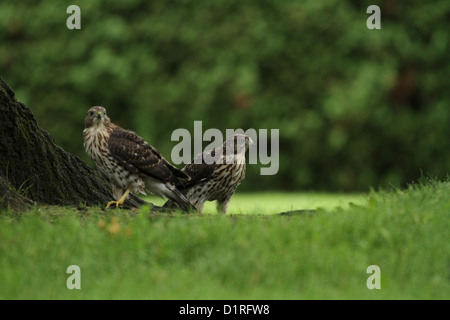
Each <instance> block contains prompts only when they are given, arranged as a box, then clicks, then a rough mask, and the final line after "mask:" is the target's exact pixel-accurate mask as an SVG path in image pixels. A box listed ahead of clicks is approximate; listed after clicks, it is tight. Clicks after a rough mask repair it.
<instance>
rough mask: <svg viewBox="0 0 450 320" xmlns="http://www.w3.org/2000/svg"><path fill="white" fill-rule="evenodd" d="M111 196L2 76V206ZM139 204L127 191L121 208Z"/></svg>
mask: <svg viewBox="0 0 450 320" xmlns="http://www.w3.org/2000/svg"><path fill="white" fill-rule="evenodd" d="M80 141H82V134H81V132H80ZM80 143H81V142H80ZM111 200H113V196H112V192H111V188H110V187H109V185H108V184H107V183H106V182H105V180H104V179H103V178H102V177H100V176H99V175H98V174H97V172H96V171H94V170H93V169H92V168H91V167H89V166H88V165H87V164H86V163H85V162H84V161H82V160H81V159H80V158H78V157H77V156H74V155H72V154H70V153H68V152H66V151H64V150H63V149H62V148H61V147H59V146H57V145H56V143H55V141H54V139H53V138H52V137H51V136H50V134H49V133H48V132H47V131H45V130H43V129H41V128H40V127H39V126H38V124H37V122H36V120H35V118H34V116H33V114H32V113H31V111H30V109H28V108H27V107H26V106H25V105H24V104H23V103H21V102H19V101H17V100H16V98H15V97H14V92H13V91H12V90H11V88H10V87H9V86H8V85H7V84H6V83H5V82H4V81H3V79H1V78H0V208H2V207H3V208H8V207H10V208H13V209H23V208H25V207H26V206H27V205H29V204H30V203H31V202H32V201H33V202H35V203H39V204H49V205H75V206H79V205H87V206H96V205H99V204H100V205H105V204H106V203H107V202H108V201H111ZM143 203H145V202H144V201H143V200H141V199H140V198H138V197H136V196H134V195H130V196H129V197H128V199H127V201H126V202H125V207H139V206H140V205H141V204H143Z"/></svg>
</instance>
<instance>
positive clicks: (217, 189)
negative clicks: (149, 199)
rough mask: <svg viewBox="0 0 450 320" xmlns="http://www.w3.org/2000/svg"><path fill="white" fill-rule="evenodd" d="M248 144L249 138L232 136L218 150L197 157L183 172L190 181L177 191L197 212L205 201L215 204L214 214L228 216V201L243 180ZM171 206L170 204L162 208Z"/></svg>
mask: <svg viewBox="0 0 450 320" xmlns="http://www.w3.org/2000/svg"><path fill="white" fill-rule="evenodd" d="M251 144H253V141H252V139H251V138H250V137H249V136H247V135H243V134H234V135H233V136H230V137H229V138H228V139H227V140H225V142H224V143H223V144H222V145H221V146H219V147H217V148H215V149H212V150H209V151H205V152H203V153H200V154H198V155H197V156H196V157H195V158H194V159H192V161H191V163H189V164H187V165H186V166H185V167H184V168H183V169H182V171H183V172H184V173H186V174H187V175H189V176H190V177H191V180H189V181H183V182H181V184H178V185H177V187H178V188H179V189H180V191H181V192H182V193H183V194H185V195H186V197H187V198H188V200H189V201H190V202H191V204H192V205H193V206H194V207H195V208H196V209H197V210H198V211H199V212H202V210H203V206H204V204H205V202H206V201H214V200H216V201H217V211H219V212H221V213H226V212H227V210H228V204H229V203H230V199H231V197H232V196H233V194H234V192H235V191H236V188H237V187H238V186H239V184H240V183H241V182H242V181H243V180H244V178H245V170H246V165H245V152H246V151H247V149H248V148H249V146H250V145H251ZM227 151H228V152H227ZM170 205H171V201H168V202H167V203H166V204H165V206H170Z"/></svg>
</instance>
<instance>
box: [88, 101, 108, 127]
mask: <svg viewBox="0 0 450 320" xmlns="http://www.w3.org/2000/svg"><path fill="white" fill-rule="evenodd" d="M110 123H111V120H110V119H109V118H108V116H107V115H106V109H105V108H103V107H100V106H95V107H92V108H90V109H89V110H88V112H87V114H86V118H85V119H84V127H85V128H90V127H100V126H107V125H108V124H110Z"/></svg>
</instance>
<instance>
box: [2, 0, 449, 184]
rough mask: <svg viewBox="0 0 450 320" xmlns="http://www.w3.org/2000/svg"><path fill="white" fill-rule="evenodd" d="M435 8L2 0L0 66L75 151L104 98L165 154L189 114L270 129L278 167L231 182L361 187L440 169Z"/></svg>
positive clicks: (444, 30)
mask: <svg viewBox="0 0 450 320" xmlns="http://www.w3.org/2000/svg"><path fill="white" fill-rule="evenodd" d="M70 4H76V5H78V6H79V7H80V8H81V27H82V29H81V30H68V29H67V27H66V20H67V18H68V17H69V16H70V14H67V13H66V9H67V7H68V6H69V5H70ZM371 4H377V5H379V6H380V8H381V27H382V29H381V30H369V29H367V27H366V20H367V18H368V17H369V14H367V13H366V9H367V7H368V6H369V5H371ZM449 15H450V2H449V1H446V0H439V1H433V2H426V1H419V0H411V1H400V0H385V1H375V0H372V1H356V0H353V1H351V0H347V1H343V0H321V1H314V0H305V1H276V0H257V1H256V0H247V1H237V0H214V1H212V0H204V1H202V0H195V1H194V0H190V1H188V0H184V1H182V0H178V1H175V0H173V1H168V0H166V1H163V0H160V1H146V0H120V1H119V0H115V1H106V0H78V1H76V2H73V3H67V2H63V1H58V2H55V1H50V0H45V1H31V0H29V1H20V2H18V1H3V2H2V3H1V4H0V42H1V45H0V71H1V76H2V77H3V79H4V80H5V81H6V82H7V83H8V84H9V85H10V86H11V87H12V88H13V90H15V92H16V95H17V97H18V98H19V100H21V101H22V102H24V103H25V104H26V105H27V106H28V107H30V109H31V110H32V111H33V113H34V114H35V116H36V118H37V120H38V122H39V124H40V126H41V127H43V128H44V129H46V130H48V131H49V132H50V133H51V134H52V136H53V137H54V138H55V139H56V141H57V143H58V144H59V145H61V146H63V147H64V148H65V149H66V150H67V151H70V152H72V153H75V154H77V155H79V156H80V157H82V158H83V159H85V160H87V156H86V155H85V152H84V149H83V146H82V135H81V131H82V129H83V122H84V116H85V113H86V111H87V109H88V108H89V107H91V106H93V105H102V106H105V107H106V108H107V110H108V113H109V115H110V117H111V119H112V120H113V121H114V122H116V123H118V124H119V125H121V126H123V127H125V128H127V129H131V130H134V131H136V132H137V133H139V134H140V135H141V136H143V137H144V138H145V139H146V140H147V141H149V142H150V143H151V144H152V145H154V146H155V147H157V148H158V149H159V150H160V151H161V152H162V153H163V154H164V155H165V157H166V158H169V159H170V153H171V149H172V147H173V146H174V145H175V144H176V143H177V142H173V141H171V140H170V137H171V133H172V131H173V130H175V129H177V128H186V129H188V130H190V131H193V121H194V120H202V121H203V130H206V129H207V128H219V129H221V130H223V132H224V133H225V129H227V128H243V129H248V128H255V129H271V128H274V129H280V170H279V172H278V174H276V175H274V176H261V175H259V166H258V165H251V166H249V169H248V174H247V178H246V180H245V182H244V183H243V184H242V186H241V187H240V189H241V190H244V189H247V190H250V189H322V190H324V189H326V190H358V189H360V190H361V189H367V188H368V187H369V186H375V187H376V186H383V185H387V184H394V185H397V184H402V183H405V182H407V181H410V180H412V179H414V178H416V177H418V176H419V175H420V171H421V170H422V171H423V172H425V173H426V172H429V173H432V174H435V175H438V176H440V175H444V174H445V173H447V172H448V169H449V167H450V139H449V138H450V125H449V124H450V121H449V120H450V94H449V93H450V77H449V75H450V64H449V57H450V47H449V41H450V39H449V31H448V28H449V23H448V22H449V19H448V17H449ZM208 144H209V143H208V142H205V144H204V146H206V145H208Z"/></svg>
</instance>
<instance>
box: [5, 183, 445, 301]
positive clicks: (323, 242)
mask: <svg viewBox="0 0 450 320" xmlns="http://www.w3.org/2000/svg"><path fill="white" fill-rule="evenodd" d="M449 195H450V183H449V182H448V181H447V182H445V181H444V182H437V181H430V182H428V183H421V184H417V185H414V186H411V187H409V188H408V189H405V190H394V191H390V192H377V193H375V192H372V193H370V194H366V195H364V194H363V195H346V194H320V193H319V194H318V193H259V194H237V195H236V196H235V198H234V199H233V200H232V203H231V205H230V214H229V215H226V216H224V215H219V214H216V213H215V210H214V205H211V206H208V207H206V208H205V213H204V214H202V215H198V214H191V215H185V214H181V213H174V214H152V213H150V212H149V207H143V208H141V209H140V210H101V208H89V209H83V210H77V209H75V208H60V207H40V208H35V209H32V210H31V211H29V212H25V213H22V214H19V215H17V214H15V213H12V212H1V213H0V299H448V298H450V283H449V279H450V274H449V272H450V271H449V261H450V244H449V241H448V239H449V226H450V225H449V218H450V200H449V198H450V197H449ZM155 202H156V201H155ZM296 209H318V210H317V211H316V212H315V213H300V214H292V215H278V214H274V213H278V212H284V211H289V210H296ZM70 265H77V266H79V267H80V271H81V273H80V274H81V276H80V283H81V289H79V290H78V289H73V290H69V289H68V288H67V286H66V281H67V278H68V277H69V276H70V274H67V273H66V270H67V267H68V266H70ZM371 265H376V266H378V267H379V270H380V285H381V288H380V289H372V290H371V289H368V287H367V285H366V282H367V279H368V277H369V276H371V274H368V273H367V268H368V267H369V266H371Z"/></svg>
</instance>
